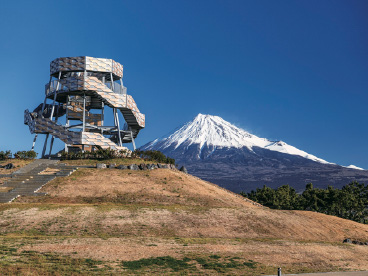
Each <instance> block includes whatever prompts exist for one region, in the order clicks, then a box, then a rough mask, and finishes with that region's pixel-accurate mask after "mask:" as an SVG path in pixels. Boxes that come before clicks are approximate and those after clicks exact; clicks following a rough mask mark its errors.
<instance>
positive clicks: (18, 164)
mask: <svg viewBox="0 0 368 276" xmlns="http://www.w3.org/2000/svg"><path fill="white" fill-rule="evenodd" d="M33 161H34V160H19V159H8V160H3V161H0V165H1V166H4V165H6V164H9V163H13V165H14V166H15V167H14V168H13V169H10V170H6V169H4V168H0V174H10V173H13V172H15V171H17V170H19V169H20V168H22V167H24V166H26V165H28V164H30V163H32V162H33ZM0 179H1V178H0Z"/></svg>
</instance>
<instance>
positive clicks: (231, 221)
mask: <svg viewBox="0 0 368 276" xmlns="http://www.w3.org/2000/svg"><path fill="white" fill-rule="evenodd" d="M40 192H44V193H47V195H46V196H39V197H21V198H19V199H17V200H16V201H15V202H14V203H11V204H1V205H0V212H1V213H0V225H1V226H2V227H1V228H0V233H1V237H0V239H1V241H2V247H1V250H2V255H4V256H6V260H7V261H6V264H5V263H4V261H2V265H1V267H0V272H2V273H3V274H4V273H5V272H8V273H9V272H14V271H18V272H19V271H20V272H22V273H24V274H25V273H26V272H30V273H31V274H35V275H37V274H42V275H43V274H50V275H51V274H54V275H55V274H56V275H57V274H60V275H62V274H72V273H82V272H84V273H86V274H93V273H96V274H109V273H122V272H124V273H127V274H129V273H132V274H135V273H138V274H170V273H172V274H179V273H181V274H196V275H197V274H204V275H209V274H216V273H226V274H228V275H244V274H246V275H260V274H271V273H275V271H277V267H279V266H281V267H283V271H284V272H285V273H286V272H310V271H331V270H368V265H367V263H368V262H367V261H368V259H367V256H368V246H363V245H352V244H343V243H342V241H343V240H344V239H345V238H351V239H354V240H359V241H364V242H365V241H368V225H363V224H359V223H355V222H352V221H348V220H344V219H340V218H337V217H332V216H327V215H323V214H319V213H313V212H307V211H280V210H271V209H268V208H265V207H263V206H260V205H258V204H254V203H253V202H251V201H246V200H245V199H244V198H242V197H240V196H238V195H236V194H233V193H232V192H229V191H227V190H224V189H222V188H220V187H218V186H217V185H214V184H212V183H209V182H206V181H203V180H201V179H198V178H196V177H193V176H191V175H188V174H185V173H182V172H179V171H176V170H169V169H157V170H152V171H130V170H118V169H100V170H98V169H91V168H84V169H79V170H78V171H76V172H74V173H73V174H72V175H71V176H68V177H60V178H57V179H55V180H53V181H51V182H50V183H49V184H47V185H46V186H44V187H43V188H42V189H41V191H40ZM30 264H31V266H30Z"/></svg>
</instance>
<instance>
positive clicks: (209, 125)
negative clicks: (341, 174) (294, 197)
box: [145, 114, 328, 164]
mask: <svg viewBox="0 0 368 276" xmlns="http://www.w3.org/2000/svg"><path fill="white" fill-rule="evenodd" d="M184 143H185V144H186V146H187V147H188V146H190V145H192V144H198V145H199V148H200V149H203V147H204V146H205V145H206V146H213V148H214V150H215V149H216V148H217V147H227V148H232V147H233V148H242V147H246V148H248V149H249V150H252V148H253V147H259V148H264V149H268V150H272V151H278V152H282V153H287V154H293V155H299V156H302V157H304V158H307V159H310V160H313V161H316V162H320V163H324V164H328V162H327V161H325V160H323V159H321V158H318V157H316V156H314V155H311V154H309V153H306V152H305V151H302V150H299V149H297V148H295V147H293V146H290V145H288V144H286V143H285V142H283V141H270V140H268V139H265V138H259V137H257V136H255V135H253V134H250V133H249V132H247V131H245V130H243V129H241V128H238V127H236V126H234V125H232V124H231V123H229V122H227V121H225V120H224V119H222V118H221V117H218V116H212V115H204V114H198V115H197V116H196V117H195V118H194V119H193V120H192V121H190V122H188V123H187V124H185V125H184V126H182V127H181V128H179V129H178V130H177V131H175V132H174V133H173V134H171V135H169V136H168V137H164V138H161V139H156V140H154V141H153V142H151V143H149V144H147V145H146V146H145V148H150V147H152V148H157V146H155V145H158V144H159V145H160V146H159V148H160V149H161V150H165V149H166V148H169V147H170V146H174V149H176V148H178V147H179V146H180V145H182V144H184ZM198 156H200V152H199V154H198Z"/></svg>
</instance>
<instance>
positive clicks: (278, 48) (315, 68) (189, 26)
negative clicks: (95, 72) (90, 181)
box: [0, 0, 368, 169]
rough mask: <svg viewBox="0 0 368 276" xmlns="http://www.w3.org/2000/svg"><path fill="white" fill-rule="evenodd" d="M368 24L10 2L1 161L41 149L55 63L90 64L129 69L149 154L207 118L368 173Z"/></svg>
mask: <svg viewBox="0 0 368 276" xmlns="http://www.w3.org/2000/svg"><path fill="white" fill-rule="evenodd" d="M367 14H368V1H365V0H362V1H357V0H346V1H338V0H333V1H327V0H324V1H320V0H305V1H274V0H271V1H246V0H240V1H235V0H231V1H214V0H211V1H194V0H193V1H191V0H189V1H188V0H186V1H159V0H155V1H152V0H150V1H148V0H147V1H103V2H101V1H82V0H78V1H68V0H63V1H2V2H1V4H0V34H1V39H0V76H1V78H0V80H1V81H0V102H1V108H0V132H1V135H0V150H5V149H11V150H12V151H13V152H15V151H17V150H24V149H30V147H31V144H32V139H33V136H32V135H31V134H30V133H29V130H28V127H27V126H25V125H23V111H24V109H26V108H29V109H32V110H33V108H35V107H36V106H37V105H38V104H39V103H41V102H42V100H43V95H44V94H43V93H44V85H45V83H46V82H48V78H49V63H50V61H51V60H53V59H55V58H57V57H63V56H82V55H89V56H94V57H105V58H113V59H115V60H116V61H118V62H120V63H122V64H123V65H124V84H125V85H126V86H127V87H128V93H130V94H132V95H133V97H134V99H135V100H136V102H137V104H138V107H139V108H140V110H141V111H142V112H143V113H145V114H146V125H147V127H146V128H145V129H144V130H143V131H142V132H141V133H140V135H139V137H138V139H137V144H138V145H143V144H144V143H146V142H148V141H150V140H152V139H154V138H156V137H160V136H162V135H164V134H166V133H168V132H170V131H171V130H172V129H174V128H176V127H177V126H179V125H180V124H182V123H184V122H186V121H188V120H190V119H192V117H194V116H195V115H196V114H198V113H205V114H212V115H218V116H221V117H223V118H224V119H225V120H228V121H230V122H232V123H235V124H236V125H237V126H240V127H242V128H244V129H246V130H248V131H250V132H252V133H253V134H256V135H258V136H260V137H266V138H269V139H275V140H283V141H285V142H287V143H289V144H291V145H293V146H296V147H298V148H300V149H302V150H305V151H307V152H309V153H311V154H314V155H316V156H318V157H320V158H323V159H326V160H328V161H330V162H335V163H338V164H342V165H349V164H355V165H357V166H361V167H363V168H366V169H368V154H367V153H368V139H367V136H368V127H367V126H368V119H367V118H368V116H367V114H368V113H367V112H368V111H367V104H368V96H367V92H368V16H367ZM42 140H43V138H42V139H40V140H39V141H38V144H37V147H36V151H37V152H40V151H41V143H42Z"/></svg>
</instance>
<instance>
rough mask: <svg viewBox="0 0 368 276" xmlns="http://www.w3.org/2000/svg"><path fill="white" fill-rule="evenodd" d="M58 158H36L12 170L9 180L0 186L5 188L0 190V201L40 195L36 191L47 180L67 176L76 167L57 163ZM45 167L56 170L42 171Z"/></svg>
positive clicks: (4, 201) (5, 201)
mask: <svg viewBox="0 0 368 276" xmlns="http://www.w3.org/2000/svg"><path fill="white" fill-rule="evenodd" d="M58 162H59V161H58V160H49V159H37V160H35V161H33V162H32V163H30V164H28V165H27V166H24V167H23V168H20V169H19V170H18V171H16V172H14V173H13V174H12V176H11V178H10V179H9V180H7V181H6V182H5V183H4V184H3V185H2V186H1V187H4V188H7V189H5V191H4V192H0V203H7V202H12V201H13V200H14V199H15V198H17V197H18V196H22V195H25V196H40V195H44V194H42V193H38V190H40V189H41V188H42V186H44V185H45V184H47V183H48V182H49V181H51V180H53V179H54V178H56V177H59V176H68V175H70V174H71V173H73V172H74V171H75V170H76V169H77V168H76V167H73V166H66V165H65V164H58ZM47 168H50V169H56V172H50V173H42V174H40V173H41V172H43V171H44V170H46V169H47Z"/></svg>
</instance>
